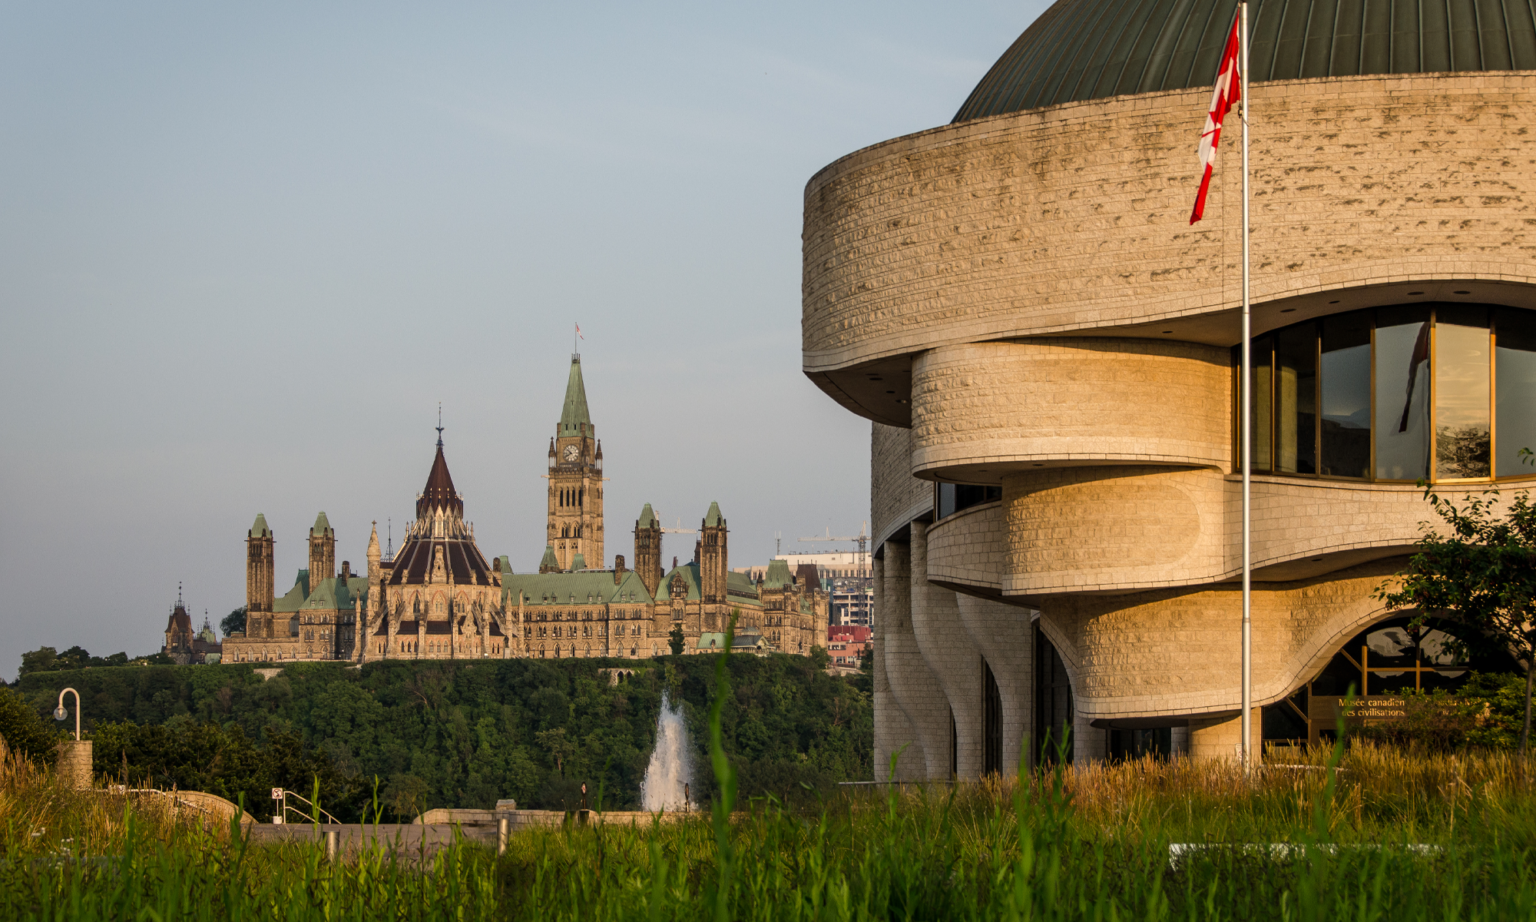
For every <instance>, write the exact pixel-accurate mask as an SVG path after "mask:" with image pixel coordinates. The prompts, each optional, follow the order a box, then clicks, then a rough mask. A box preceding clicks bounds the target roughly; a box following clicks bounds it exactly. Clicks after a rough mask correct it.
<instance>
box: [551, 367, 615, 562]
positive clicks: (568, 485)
mask: <svg viewBox="0 0 1536 922" xmlns="http://www.w3.org/2000/svg"><path fill="white" fill-rule="evenodd" d="M548 523H549V524H548V526H547V528H546V529H545V537H546V541H547V543H548V544H549V546H550V547H551V548H553V549H554V552H555V560H556V562H557V563H559V565H560V569H561V570H583V569H595V570H601V569H603V567H604V561H605V560H606V558H605V557H604V556H603V443H602V442H600V441H598V440H597V435H596V428H595V427H594V426H593V425H592V417H591V415H590V414H589V413H588V412H587V388H586V385H585V384H583V383H582V380H581V354H580V353H572V355H571V374H570V377H569V379H567V381H566V385H565V405H564V406H563V407H562V408H561V410H560V422H559V423H557V424H556V425H555V437H554V438H552V439H550V440H549V515H548Z"/></svg>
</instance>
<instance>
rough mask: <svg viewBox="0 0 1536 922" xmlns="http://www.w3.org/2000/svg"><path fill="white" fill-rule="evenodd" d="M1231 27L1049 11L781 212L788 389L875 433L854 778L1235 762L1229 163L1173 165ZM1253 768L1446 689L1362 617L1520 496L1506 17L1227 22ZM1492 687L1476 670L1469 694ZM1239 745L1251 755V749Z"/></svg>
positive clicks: (1436, 14) (1416, 645)
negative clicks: (1462, 515)
mask: <svg viewBox="0 0 1536 922" xmlns="http://www.w3.org/2000/svg"><path fill="white" fill-rule="evenodd" d="M1236 9H1237V3H1236V0H1129V2H1127V0H1061V2H1058V3H1056V4H1055V5H1053V6H1051V7H1050V8H1049V9H1048V10H1047V11H1046V12H1045V13H1044V14H1042V15H1041V16H1040V18H1039V19H1038V20H1036V21H1035V22H1034V23H1033V24H1032V25H1031V26H1030V27H1029V28H1028V29H1027V30H1025V32H1024V33H1023V34H1022V35H1021V36H1020V37H1019V38H1018V40H1017V41H1015V42H1014V43H1013V45H1012V46H1011V47H1009V48H1008V49H1007V51H1006V52H1005V53H1004V54H1003V56H1002V57H1001V58H1000V59H999V60H998V61H997V62H996V64H994V65H993V67H992V68H991V70H989V71H988V72H987V74H986V75H985V76H984V77H983V78H982V80H981V82H980V83H979V84H978V85H977V86H976V88H975V90H974V91H973V92H972V94H971V95H970V97H969V98H968V99H966V100H965V102H964V103H963V105H962V106H961V107H960V110H959V112H958V114H957V115H956V116H955V118H954V120H953V121H952V122H951V123H950V124H948V125H945V126H942V127H938V128H934V129H931V130H928V131H922V132H919V133H917V134H912V135H908V136H904V137H900V138H895V139H893V140H890V141H886V142H883V143H880V144H876V145H873V146H871V147H868V148H865V149H863V150H859V151H856V152H854V153H851V154H849V155H847V156H845V157H843V158H841V159H840V160H837V161H836V162H834V163H832V164H830V165H829V166H827V167H825V168H824V169H822V170H821V171H820V172H818V173H817V174H816V175H815V176H813V177H812V178H811V180H810V181H809V183H808V184H807V186H806V190H805V216H804V235H803V286H802V293H803V303H802V338H803V367H804V371H805V374H806V375H807V376H808V377H809V378H810V379H811V380H812V381H814V382H815V383H816V384H817V385H818V386H819V387H821V388H822V390H823V391H824V392H826V394H827V395H828V396H829V397H831V398H832V399H834V400H836V401H837V402H838V403H839V404H841V405H842V406H844V407H845V408H847V409H848V410H850V411H851V412H853V413H855V414H857V415H859V416H861V417H863V418H865V419H867V420H869V421H870V422H871V424H872V435H871V438H872V453H871V455H872V456H871V480H872V485H871V490H872V506H873V516H874V519H875V523H874V525H875V527H874V543H875V547H876V551H875V561H876V563H875V568H876V575H875V586H876V624H877V625H878V628H879V632H878V637H877V650H876V655H875V757H874V761H875V764H876V765H880V766H884V765H887V764H889V759H890V756H891V754H892V753H896V752H900V753H901V757H900V760H899V764H898V769H897V776H898V777H899V778H942V777H949V776H958V777H962V778H970V777H976V776H978V775H980V774H983V773H985V772H989V771H1005V772H1008V771H1013V770H1014V769H1015V768H1016V767H1017V764H1018V760H1019V759H1020V757H1021V755H1022V756H1023V758H1025V759H1038V758H1041V757H1043V756H1044V755H1045V753H1046V752H1047V750H1048V749H1049V747H1050V746H1051V742H1050V739H1051V736H1053V735H1054V738H1055V739H1056V740H1059V739H1060V738H1061V737H1062V735H1063V731H1065V730H1070V732H1071V740H1072V743H1071V750H1070V752H1069V753H1068V755H1069V756H1070V757H1075V758H1078V759H1095V758H1105V757H1114V756H1118V755H1126V754H1138V753H1143V752H1147V751H1160V752H1166V753H1170V754H1171V753H1187V754H1189V755H1192V756H1195V757H1231V756H1233V755H1234V754H1235V752H1236V751H1237V750H1238V748H1239V746H1238V742H1239V723H1240V721H1239V707H1240V702H1241V692H1240V668H1239V665H1240V624H1241V605H1240V595H1241V593H1240V589H1239V582H1238V580H1239V576H1240V572H1241V544H1240V509H1241V505H1240V484H1241V472H1240V470H1239V464H1238V459H1239V457H1240V455H1239V451H1238V446H1237V445H1236V436H1235V432H1236V430H1237V426H1236V420H1237V417H1238V416H1239V414H1238V406H1237V402H1238V397H1237V395H1238V393H1239V381H1238V377H1239V369H1240V367H1241V366H1240V358H1239V352H1240V346H1241V343H1240V339H1241V335H1242V334H1241V325H1240V324H1241V319H1240V318H1241V311H1240V305H1241V294H1242V292H1241V281H1240V280H1241V265H1240V259H1241V254H1242V251H1241V247H1240V226H1239V221H1240V218H1241V198H1240V182H1241V175H1240V172H1239V171H1240V160H1239V159H1238V153H1239V152H1238V150H1237V132H1238V129H1237V116H1236V113H1234V114H1233V115H1232V116H1231V117H1230V118H1229V119H1228V123H1227V124H1228V132H1227V138H1226V143H1225V144H1224V145H1223V156H1222V158H1221V160H1220V161H1219V163H1218V165H1217V167H1216V174H1215V178H1214V181H1213V185H1212V189H1211V192H1210V198H1209V201H1208V203H1207V206H1206V209H1205V218H1204V220H1203V221H1201V222H1200V223H1198V224H1194V225H1191V224H1190V221H1189V215H1190V208H1191V205H1192V204H1193V200H1194V196H1195V191H1196V188H1197V185H1198V182H1199V172H1198V171H1199V163H1198V160H1197V158H1196V150H1195V148H1196V143H1197V141H1198V138H1199V135H1200V131H1201V128H1202V125H1203V123H1204V120H1205V115H1206V111H1207V109H1208V108H1209V100H1210V96H1211V84H1212V82H1213V80H1214V78H1215V75H1216V71H1217V66H1218V63H1219V60H1220V57H1221V52H1222V49H1223V45H1224V42H1225V39H1226V36H1227V34H1228V31H1229V29H1230V28H1231V23H1232V21H1233V17H1234V15H1235V12H1236ZM1250 22H1251V27H1252V41H1251V45H1250V49H1251V50H1250V64H1249V67H1250V79H1251V80H1252V84H1251V87H1250V93H1249V97H1250V100H1251V113H1250V124H1251V168H1250V176H1251V182H1252V196H1251V201H1252V218H1251V226H1252V241H1253V242H1252V246H1253V257H1252V261H1251V265H1252V272H1253V275H1252V288H1251V291H1252V302H1253V333H1254V338H1253V340H1252V344H1253V355H1254V364H1253V374H1254V380H1253V382H1252V383H1253V389H1252V390H1253V394H1254V401H1253V403H1254V406H1253V409H1254V421H1255V426H1254V444H1253V450H1254V464H1253V468H1254V469H1253V471H1252V475H1253V494H1252V495H1253V526H1252V547H1253V562H1254V563H1253V565H1254V580H1255V582H1254V593H1253V605H1252V612H1253V651H1254V657H1253V690H1254V705H1255V711H1256V714H1255V716H1256V719H1255V720H1254V721H1253V727H1254V734H1255V737H1258V736H1260V735H1261V734H1262V737H1263V739H1264V740H1265V741H1269V742H1272V743H1273V742H1277V741H1296V740H1308V739H1310V740H1316V739H1319V738H1320V736H1321V735H1322V734H1323V733H1324V732H1326V728H1331V727H1332V726H1333V720H1332V716H1333V713H1334V711H1333V707H1334V705H1333V704H1332V702H1333V701H1336V696H1338V695H1342V694H1344V693H1345V692H1346V691H1347V690H1348V688H1349V687H1350V686H1353V687H1354V688H1355V690H1356V691H1357V692H1363V693H1366V694H1380V693H1383V692H1390V691H1395V690H1398V689H1403V688H1437V687H1455V686H1456V684H1457V683H1458V682H1459V681H1461V680H1462V679H1463V678H1464V677H1465V676H1466V675H1467V674H1468V669H1469V668H1471V667H1476V666H1478V665H1479V664H1477V663H1471V664H1469V663H1459V662H1456V661H1454V660H1453V659H1452V657H1451V656H1450V655H1449V654H1448V653H1447V652H1446V648H1445V640H1446V638H1445V637H1444V635H1443V634H1441V633H1439V632H1437V631H1424V632H1415V631H1412V630H1409V628H1408V626H1407V624H1408V621H1409V620H1410V617H1411V615H1412V614H1413V613H1411V612H1401V611H1388V610H1384V609H1383V608H1382V606H1381V605H1380V603H1379V602H1377V601H1376V599H1375V598H1374V596H1373V591H1374V590H1375V589H1376V588H1377V587H1379V586H1381V585H1382V584H1383V583H1385V582H1388V581H1389V580H1391V578H1392V577H1393V574H1395V573H1397V572H1398V571H1400V570H1401V568H1402V567H1403V565H1404V563H1405V562H1406V559H1407V557H1406V555H1407V554H1408V553H1410V551H1411V547H1412V545H1413V543H1414V541H1415V540H1416V539H1417V538H1418V536H1419V534H1420V523H1421V522H1422V521H1424V520H1426V519H1428V518H1430V517H1431V513H1430V510H1429V507H1428V504H1427V503H1426V502H1425V500H1424V491H1423V490H1422V489H1421V488H1419V487H1418V486H1417V485H1416V481H1418V480H1420V479H1425V480H1428V481H1430V482H1431V483H1432V484H1434V488H1435V489H1436V490H1437V491H1438V492H1440V493H1441V494H1443V495H1446V496H1449V497H1466V496H1470V495H1475V494H1480V493H1482V492H1483V491H1485V490H1488V489H1490V488H1491V487H1495V486H1497V487H1500V488H1502V489H1504V492H1505V495H1506V498H1507V496H1508V494H1509V493H1510V492H1511V491H1512V489H1515V488H1523V487H1525V486H1528V485H1530V484H1531V480H1530V478H1531V477H1532V475H1533V474H1536V469H1533V468H1532V467H1531V466H1530V465H1529V464H1527V463H1525V460H1526V459H1525V458H1524V457H1522V455H1521V450H1522V449H1524V448H1528V447H1529V448H1536V208H1533V203H1536V134H1533V133H1531V132H1530V126H1531V125H1532V124H1533V123H1536V22H1533V9H1532V7H1531V6H1530V5H1529V4H1527V3H1524V2H1514V0H1488V2H1476V3H1474V2H1472V0H1436V2H1434V3H1429V2H1405V0H1355V2H1343V0H1288V2H1282V0H1262V2H1255V3H1253V4H1251V5H1250ZM1484 665H1485V666H1487V668H1496V667H1498V666H1510V665H1511V664H1509V663H1490V664H1484ZM1255 742H1259V740H1257V739H1256V740H1255Z"/></svg>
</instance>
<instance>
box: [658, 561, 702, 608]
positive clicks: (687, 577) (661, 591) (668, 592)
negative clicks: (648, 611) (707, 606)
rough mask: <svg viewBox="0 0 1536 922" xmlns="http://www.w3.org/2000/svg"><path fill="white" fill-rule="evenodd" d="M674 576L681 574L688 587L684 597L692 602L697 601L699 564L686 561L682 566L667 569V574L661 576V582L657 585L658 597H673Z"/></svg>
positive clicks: (684, 583)
mask: <svg viewBox="0 0 1536 922" xmlns="http://www.w3.org/2000/svg"><path fill="white" fill-rule="evenodd" d="M674 576H681V577H682V578H683V585H685V586H687V587H688V594H687V595H686V596H684V598H686V599H688V600H689V601H690V602H697V601H698V600H699V565H698V564H696V563H685V564H683V565H682V566H680V567H673V568H672V569H671V570H669V571H667V575H666V576H663V577H662V578H661V583H660V584H659V585H658V586H657V587H656V598H658V599H670V598H672V578H673V577H674Z"/></svg>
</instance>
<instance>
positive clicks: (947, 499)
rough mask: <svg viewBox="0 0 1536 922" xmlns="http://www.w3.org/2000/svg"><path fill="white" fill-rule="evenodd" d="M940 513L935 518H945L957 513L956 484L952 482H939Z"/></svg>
mask: <svg viewBox="0 0 1536 922" xmlns="http://www.w3.org/2000/svg"><path fill="white" fill-rule="evenodd" d="M938 507H939V508H938V515H936V516H935V518H940V519H942V518H944V517H945V516H948V515H954V514H955V485H954V484H952V483H941V484H939V495H938Z"/></svg>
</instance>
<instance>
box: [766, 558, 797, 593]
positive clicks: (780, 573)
mask: <svg viewBox="0 0 1536 922" xmlns="http://www.w3.org/2000/svg"><path fill="white" fill-rule="evenodd" d="M794 582H795V577H794V575H793V574H791V573H790V572H789V561H787V560H770V561H768V572H767V573H765V574H763V588H764V589H784V588H787V587H789V586H792V585H794Z"/></svg>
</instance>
